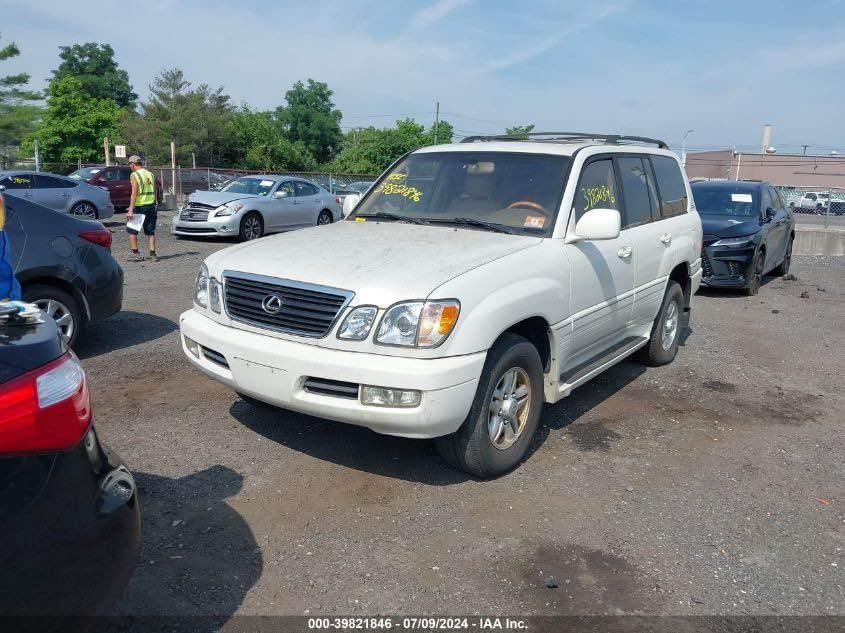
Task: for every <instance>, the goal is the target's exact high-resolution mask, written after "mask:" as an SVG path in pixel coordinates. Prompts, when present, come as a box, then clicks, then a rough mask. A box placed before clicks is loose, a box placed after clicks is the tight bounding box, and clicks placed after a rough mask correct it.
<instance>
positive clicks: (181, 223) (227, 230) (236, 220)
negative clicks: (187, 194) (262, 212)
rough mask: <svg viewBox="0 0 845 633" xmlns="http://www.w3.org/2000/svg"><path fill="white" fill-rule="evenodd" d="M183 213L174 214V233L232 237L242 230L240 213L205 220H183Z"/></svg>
mask: <svg viewBox="0 0 845 633" xmlns="http://www.w3.org/2000/svg"><path fill="white" fill-rule="evenodd" d="M181 216H182V213H181V211H180V212H177V213H174V214H173V227H172V230H171V232H172V233H173V234H174V235H196V236H198V237H217V236H220V237H231V236H233V235H237V234H238V232H239V231H240V224H241V216H240V215H239V214H237V213H236V214H234V215H227V216H223V217H219V218H217V217H209V218H208V219H206V220H204V221H199V222H197V221H193V220H183V219H182V217H181Z"/></svg>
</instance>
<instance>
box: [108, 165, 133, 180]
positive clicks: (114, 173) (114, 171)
mask: <svg viewBox="0 0 845 633" xmlns="http://www.w3.org/2000/svg"><path fill="white" fill-rule="evenodd" d="M127 178H129V176H127ZM103 180H105V181H107V182H114V181H116V180H122V178H121V177H120V170H119V169H118V168H116V167H112V168H110V169H106V170H104V171H103Z"/></svg>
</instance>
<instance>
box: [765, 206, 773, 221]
mask: <svg viewBox="0 0 845 633" xmlns="http://www.w3.org/2000/svg"><path fill="white" fill-rule="evenodd" d="M765 219H766V222H771V221H772V220H774V219H775V210H774V209H772V208H771V207H766V215H765Z"/></svg>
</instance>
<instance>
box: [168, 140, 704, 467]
mask: <svg viewBox="0 0 845 633" xmlns="http://www.w3.org/2000/svg"><path fill="white" fill-rule="evenodd" d="M470 140H474V141H478V142H464V143H462V144H454V145H440V146H432V147H426V148H423V149H419V150H417V151H415V152H412V153H410V154H407V155H406V156H404V157H403V158H401V159H400V160H398V161H397V162H396V163H395V164H394V165H393V166H392V167H391V168H390V170H389V171H388V172H386V173H385V174H383V175H382V176H381V178H380V179H379V180H378V181H376V183H375V184H374V185H373V186H372V187H371V188H370V189H369V190H368V191H367V193H366V194H365V195H364V196H363V198H361V200H360V201H359V202H358V204H357V206H355V208H354V211H353V212H352V214H351V216H350V217H349V218H347V220H345V221H343V222H338V223H337V224H334V225H332V226H329V227H322V228H312V229H306V230H304V231H299V232H297V233H296V234H286V235H279V236H275V237H271V238H268V239H265V240H261V241H260V242H257V243H255V244H246V245H239V246H233V247H231V248H228V249H224V250H221V251H218V252H216V253H214V254H212V255H210V256H209V257H208V258H207V259H206V260H205V263H203V265H202V266H201V268H200V270H199V273H198V275H197V279H196V286H195V294H194V306H193V308H192V309H191V310H188V311H187V312H185V313H183V314H182V315H181V316H180V319H179V323H180V329H181V341H182V346H183V350H184V352H185V354H186V356H187V358H188V359H189V360H190V362H191V363H192V364H194V365H195V366H196V367H198V368H199V369H200V370H202V371H203V372H205V373H206V374H207V375H208V376H210V377H212V378H213V379H215V380H218V381H220V382H222V383H224V384H226V385H228V386H229V387H231V388H232V389H234V390H235V391H237V392H238V393H239V394H241V395H242V397H243V398H244V399H246V400H248V401H250V402H253V403H258V404H261V403H266V404H268V405H272V406H277V407H282V408H285V409H291V410H294V411H300V412H303V413H307V414H310V415H316V416H321V417H325V418H329V419H332V420H338V421H341V422H346V423H349V424H356V425H360V426H365V427H368V428H370V429H372V430H374V431H377V432H379V433H386V434H390V435H398V436H404V437H411V438H436V439H437V445H438V448H439V450H440V453H441V455H442V456H443V457H444V458H445V459H446V460H447V461H448V462H449V463H450V464H452V465H454V466H455V467H457V468H460V469H463V470H465V471H467V472H469V473H471V474H473V475H476V476H479V477H491V476H495V475H498V474H501V473H504V472H506V471H508V470H510V469H512V468H514V467H515V466H516V465H517V464H518V463H519V462H520V461H521V460H522V459H523V457H524V456H525V454H526V451H527V450H528V448H529V446H530V444H531V441H532V437H533V435H534V432H535V431H536V430H537V428H538V425H539V422H540V416H541V415H542V411H543V403H554V402H557V401H558V400H560V399H561V398H564V397H566V396H568V395H569V393H570V392H571V391H572V390H573V389H575V388H576V387H578V386H579V385H582V384H584V383H585V382H587V381H588V380H590V379H591V378H593V377H594V376H597V375H598V374H599V373H601V372H603V371H604V370H605V369H607V368H609V367H611V366H613V365H614V364H616V363H618V362H619V361H621V360H622V359H624V358H626V357H628V356H630V355H632V354H634V353H639V355H640V358H641V360H642V361H643V362H645V363H646V364H649V365H663V364H666V363H669V362H671V361H672V360H673V359H674V358H675V355H676V354H677V352H678V346H679V344H680V341H681V339H682V335H683V332H684V327H685V322H686V318H687V317H688V313H689V310H690V302H691V298H692V296H693V295H694V294H695V292H696V290H697V289H698V287H699V284H700V283H701V274H702V271H701V246H702V229H701V219H700V218H699V216H698V214H697V212H696V210H695V205H694V203H693V202H692V194H691V192H690V188H689V184H688V183H687V180H686V178H685V176H684V175H683V170H682V168H681V165H680V162H679V160H678V158H677V156H676V155H675V154H673V153H672V152H670V151H668V149H666V145H665V143H663V142H660V141H653V140H651V139H642V138H639V137H619V136H606V137H596V135H571V134H570V135H558V136H556V137H554V138H551V139H545V140H544V142H543V141H541V142H536V141H516V140H512V139H502V138H496V137H493V138H486V137H485V138H476V139H470ZM649 144H652V145H656V147H651V146H648V145H649ZM350 197H351V196H350ZM348 200H349V197H348V198H347V201H348ZM386 459H389V457H386Z"/></svg>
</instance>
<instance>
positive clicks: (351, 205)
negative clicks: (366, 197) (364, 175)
mask: <svg viewBox="0 0 845 633" xmlns="http://www.w3.org/2000/svg"><path fill="white" fill-rule="evenodd" d="M360 201H361V194H360V193H350V194H349V195H348V196H346V197H345V198H344V199H343V217H346V216H347V215H349V214H350V213H352V211H353V210H354V209H355V205H357V204H358V203H359V202H360Z"/></svg>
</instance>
